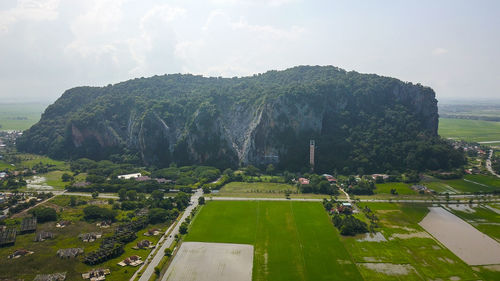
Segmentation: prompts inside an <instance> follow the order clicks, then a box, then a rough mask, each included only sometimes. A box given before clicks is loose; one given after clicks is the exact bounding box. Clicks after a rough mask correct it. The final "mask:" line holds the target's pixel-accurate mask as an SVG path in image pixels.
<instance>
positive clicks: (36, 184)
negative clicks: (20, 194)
mask: <svg viewBox="0 0 500 281" xmlns="http://www.w3.org/2000/svg"><path fill="white" fill-rule="evenodd" d="M26 183H27V187H28V188H29V189H36V190H51V189H54V187H52V186H50V185H47V179H46V178H45V177H40V176H33V178H32V179H28V180H26Z"/></svg>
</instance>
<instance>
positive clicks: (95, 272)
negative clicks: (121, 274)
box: [82, 268, 111, 281]
mask: <svg viewBox="0 0 500 281" xmlns="http://www.w3.org/2000/svg"><path fill="white" fill-rule="evenodd" d="M110 273H111V271H110V270H109V269H108V268H99V269H92V270H91V271H89V272H87V273H83V274H82V278H83V279H90V281H101V280H105V279H106V275H108V274H110Z"/></svg>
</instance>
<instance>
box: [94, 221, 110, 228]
mask: <svg viewBox="0 0 500 281" xmlns="http://www.w3.org/2000/svg"><path fill="white" fill-rule="evenodd" d="M96 226H97V227H100V228H108V227H110V226H111V221H110V220H104V221H101V222H98V223H96Z"/></svg>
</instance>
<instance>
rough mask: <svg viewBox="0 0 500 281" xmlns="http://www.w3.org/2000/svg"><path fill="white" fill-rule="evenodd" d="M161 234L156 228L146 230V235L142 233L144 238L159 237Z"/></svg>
mask: <svg viewBox="0 0 500 281" xmlns="http://www.w3.org/2000/svg"><path fill="white" fill-rule="evenodd" d="M160 234H161V232H160V230H159V229H158V228H152V229H150V230H148V231H147V232H146V233H144V236H156V235H160Z"/></svg>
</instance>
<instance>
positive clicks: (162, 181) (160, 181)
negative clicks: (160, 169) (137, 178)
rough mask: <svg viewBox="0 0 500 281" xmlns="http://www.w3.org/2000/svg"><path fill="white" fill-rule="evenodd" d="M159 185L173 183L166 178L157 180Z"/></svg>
mask: <svg viewBox="0 0 500 281" xmlns="http://www.w3.org/2000/svg"><path fill="white" fill-rule="evenodd" d="M155 180H156V182H157V183H163V184H165V183H171V182H172V180H167V179H164V178H159V179H155Z"/></svg>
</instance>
